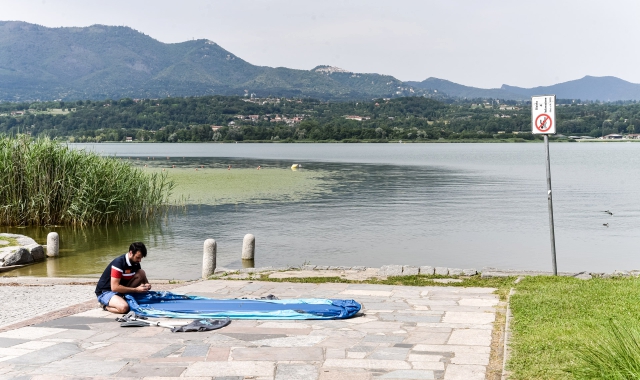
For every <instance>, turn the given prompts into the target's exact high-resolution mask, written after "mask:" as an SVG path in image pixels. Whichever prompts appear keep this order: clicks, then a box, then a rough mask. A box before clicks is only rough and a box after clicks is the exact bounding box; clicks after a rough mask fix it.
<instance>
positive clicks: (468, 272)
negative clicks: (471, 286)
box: [462, 269, 478, 276]
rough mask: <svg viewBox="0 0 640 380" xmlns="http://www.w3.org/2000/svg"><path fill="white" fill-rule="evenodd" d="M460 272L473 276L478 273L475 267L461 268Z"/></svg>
mask: <svg viewBox="0 0 640 380" xmlns="http://www.w3.org/2000/svg"><path fill="white" fill-rule="evenodd" d="M462 274H464V275H465V276H475V275H476V274H478V271H477V270H475V269H463V270H462Z"/></svg>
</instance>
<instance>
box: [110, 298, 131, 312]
mask: <svg viewBox="0 0 640 380" xmlns="http://www.w3.org/2000/svg"><path fill="white" fill-rule="evenodd" d="M105 310H107V311H110V312H112V313H116V314H126V313H128V312H129V304H128V303H127V301H125V300H124V298H122V297H120V296H119V295H114V296H113V297H111V299H110V300H109V305H107V306H106V307H105Z"/></svg>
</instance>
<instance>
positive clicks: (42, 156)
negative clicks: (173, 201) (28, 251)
mask: <svg viewBox="0 0 640 380" xmlns="http://www.w3.org/2000/svg"><path fill="white" fill-rule="evenodd" d="M172 186H173V185H172V183H171V182H170V181H169V180H168V179H167V176H166V175H162V174H158V173H153V174H149V173H145V172H144V171H143V170H142V169H139V168H135V167H133V166H132V165H131V164H130V163H127V162H122V161H120V160H116V159H114V158H109V157H101V156H99V155H97V154H95V153H90V152H85V151H82V150H72V149H70V148H69V147H67V146H66V145H62V144H59V143H57V142H54V141H52V140H50V139H47V138H42V139H37V140H32V139H30V138H29V137H27V136H19V137H16V138H13V137H8V136H0V200H1V201H0V225H9V226H16V225H18V226H28V225H34V226H38V225H65V224H66V225H89V224H106V223H116V222H126V221H134V220H139V219H145V218H148V217H152V216H154V215H156V214H158V213H160V212H162V211H163V210H165V207H166V205H167V199H168V196H169V194H170V192H171V188H172Z"/></svg>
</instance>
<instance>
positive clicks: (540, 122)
mask: <svg viewBox="0 0 640 380" xmlns="http://www.w3.org/2000/svg"><path fill="white" fill-rule="evenodd" d="M531 122H532V128H531V133H533V134H546V135H555V134H556V96H555V95H543V96H533V97H531Z"/></svg>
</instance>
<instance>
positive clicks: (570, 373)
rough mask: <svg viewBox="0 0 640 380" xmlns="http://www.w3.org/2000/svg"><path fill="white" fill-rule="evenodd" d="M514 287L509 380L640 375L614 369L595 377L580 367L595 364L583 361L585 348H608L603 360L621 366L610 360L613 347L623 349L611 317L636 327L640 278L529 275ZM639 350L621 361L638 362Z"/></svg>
mask: <svg viewBox="0 0 640 380" xmlns="http://www.w3.org/2000/svg"><path fill="white" fill-rule="evenodd" d="M515 287H516V293H515V294H514V295H512V296H511V302H510V304H511V311H512V314H513V322H512V325H511V330H512V337H511V357H510V360H509V363H508V366H507V369H508V370H509V371H511V376H510V379H514V380H517V379H596V378H598V379H633V378H640V372H636V373H635V375H634V376H631V377H629V376H627V377H624V376H623V377H616V376H615V374H612V372H609V373H608V374H607V373H600V374H599V375H598V376H596V377H593V376H590V375H589V373H590V372H588V371H587V372H585V371H583V370H582V369H584V367H585V366H587V365H592V366H593V365H594V363H591V364H589V362H588V360H585V359H588V356H585V352H586V353H589V352H592V353H593V352H598V353H599V354H602V353H606V352H608V353H609V356H608V357H607V356H604V357H603V358H604V360H602V361H601V363H607V364H608V365H609V366H615V365H616V364H617V363H616V362H612V361H611V360H613V358H614V357H615V356H616V354H615V350H620V347H618V348H616V345H615V341H616V340H617V339H619V336H618V338H615V337H616V334H619V333H620V331H619V330H618V331H616V330H615V327H614V328H613V329H612V328H611V322H610V320H611V319H614V322H613V323H614V326H616V324H617V326H619V327H620V326H632V327H633V326H637V322H635V321H636V320H637V319H638V317H639V316H640V302H639V300H640V279H638V278H612V279H599V278H594V279H592V280H589V281H582V280H577V279H574V278H566V277H544V276H541V277H527V278H525V279H524V280H523V281H521V282H520V283H518V284H517V285H516V286H515ZM622 334H623V335H624V334H626V335H627V337H628V335H629V334H631V333H630V332H629V331H623V332H622ZM612 337H614V338H612ZM607 342H608V343H607ZM600 343H604V346H602V345H600ZM636 344H637V342H636ZM598 347H599V348H598ZM585 350H586V351H585ZM594 350H595V351H594ZM598 350H600V351H598ZM637 354H638V352H635V353H634V354H633V355H627V356H624V357H622V359H623V361H627V362H628V361H631V360H632V359H633V360H636V358H635V356H636V355H637ZM632 356H633V358H632ZM604 367H605V365H604V364H602V365H600V368H604ZM581 368H582V369H581ZM591 373H593V372H591Z"/></svg>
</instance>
